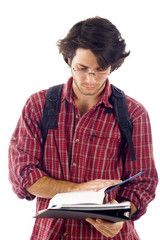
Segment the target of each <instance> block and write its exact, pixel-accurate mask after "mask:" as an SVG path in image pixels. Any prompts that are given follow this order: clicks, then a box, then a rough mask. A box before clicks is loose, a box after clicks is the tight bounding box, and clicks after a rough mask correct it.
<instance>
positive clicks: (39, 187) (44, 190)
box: [26, 176, 77, 198]
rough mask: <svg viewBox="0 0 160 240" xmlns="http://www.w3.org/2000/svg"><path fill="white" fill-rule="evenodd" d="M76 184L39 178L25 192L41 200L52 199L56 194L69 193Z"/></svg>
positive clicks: (45, 177)
mask: <svg viewBox="0 0 160 240" xmlns="http://www.w3.org/2000/svg"><path fill="white" fill-rule="evenodd" d="M76 185H77V184H76V183H72V182H67V181H61V180H56V179H53V178H50V177H48V176H44V177H41V178H40V179H38V180H37V181H36V182H35V183H34V184H32V185H31V186H30V187H28V188H27V189H26V190H27V191H28V192H29V193H31V194H32V195H34V196H37V197H41V198H52V197H54V195H56V194H57V193H62V192H71V191H73V190H74V188H75V187H76Z"/></svg>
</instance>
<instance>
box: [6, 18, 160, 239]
mask: <svg viewBox="0 0 160 240" xmlns="http://www.w3.org/2000/svg"><path fill="white" fill-rule="evenodd" d="M58 47H59V50H60V53H62V54H63V57H64V60H65V61H66V62H67V64H68V65H69V66H70V68H71V73H72V77H71V78H70V79H69V80H68V82H67V83H66V84H65V85H64V87H63V92H62V97H61V102H60V107H59V109H58V112H57V122H58V127H57V128H56V129H53V130H49V132H48V135H47V139H46V142H45V147H44V151H43V152H42V149H43V147H42V145H43V140H42V134H41V128H40V126H41V121H42V115H43V107H44V104H45V99H46V93H47V91H46V90H45V91H40V92H38V93H36V94H34V95H32V96H31V97H30V98H29V99H28V101H27V103H26V105H25V106H24V108H23V111H22V115H21V117H20V119H19V122H18V124H17V128H16V130H15V132H14V134H13V136H12V139H11V143H10V150H9V170H10V172H9V176H10V181H11V183H12V186H13V190H14V191H15V193H16V194H17V195H18V197H19V198H26V199H28V200H32V199H34V198H35V197H36V198H37V211H40V210H42V209H45V208H47V207H48V204H49V201H50V199H51V198H52V197H53V196H54V195H55V194H57V193H63V192H71V191H85V190H88V191H90V190H93V191H98V190H99V189H101V188H104V187H108V186H111V185H113V184H116V183H119V182H120V180H121V178H122V175H123V176H124V178H125V179H126V178H128V177H131V176H133V175H134V174H136V173H138V172H140V171H146V172H145V173H144V174H143V175H141V176H140V177H138V178H137V179H136V178H135V179H134V180H133V181H132V182H130V183H129V184H126V185H125V186H123V185H122V186H121V187H120V188H119V189H118V190H117V189H115V190H114V191H111V192H110V193H109V194H108V201H110V202H111V203H113V202H122V201H125V200H128V201H130V202H131V208H132V220H131V221H129V222H125V223H123V222H119V223H110V222H107V221H102V220H101V219H90V218H87V219H86V221H77V220H71V219H66V220H64V219H37V220H36V222H35V226H34V229H33V233H32V236H31V239H35V240H47V239H73V240H74V239H82V240H85V239H91V240H92V239H93V240H98V239H114V240H120V239H123V240H125V239H126V240H128V239H139V237H138V234H137V232H136V230H135V228H134V222H133V221H134V220H136V219H139V218H140V217H141V216H142V215H143V214H144V213H145V212H146V209H147V206H148V204H149V202H150V201H151V200H153V199H154V197H155V189H156V185H157V181H158V180H157V179H158V178H157V172H156V169H155V164H154V160H153V151H152V138H151V129H150V122H149V117H148V113H147V111H146V110H145V108H144V107H143V106H142V105H141V104H140V103H138V102H137V101H135V100H134V99H132V98H130V97H128V96H126V101H127V106H128V111H129V114H130V119H131V121H132V123H133V144H134V149H135V154H136V160H135V161H131V157H130V151H129V149H128V145H127V144H126V145H125V148H124V149H123V151H122V149H121V143H122V135H121V132H120V129H119V126H118V123H117V120H116V118H115V114H114V110H113V106H112V104H111V102H110V98H109V97H110V95H111V86H110V83H109V80H108V76H109V74H111V72H112V71H114V70H116V69H118V68H119V67H120V66H121V65H122V63H123V61H124V59H125V58H126V57H127V56H128V55H129V53H127V52H126V51H125V41H124V39H122V37H121V34H120V32H119V31H118V30H117V28H116V27H115V26H114V25H113V24H112V23H111V22H109V21H108V20H107V19H103V18H100V17H95V18H91V19H87V20H85V21H81V22H79V23H77V24H75V25H74V26H73V27H72V29H71V30H70V31H69V33H68V35H67V36H66V38H64V39H62V40H60V41H59V42H58ZM124 152H125V159H126V160H125V166H123V159H122V158H123V155H124ZM122 153H123V154H122ZM42 156H43V159H42Z"/></svg>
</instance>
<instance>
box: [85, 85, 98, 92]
mask: <svg viewBox="0 0 160 240" xmlns="http://www.w3.org/2000/svg"><path fill="white" fill-rule="evenodd" d="M84 88H85V89H87V90H89V91H91V90H95V88H96V87H95V86H84Z"/></svg>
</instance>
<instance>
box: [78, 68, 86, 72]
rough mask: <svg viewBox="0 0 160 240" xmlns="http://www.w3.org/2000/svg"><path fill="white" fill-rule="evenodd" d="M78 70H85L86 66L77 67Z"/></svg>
mask: <svg viewBox="0 0 160 240" xmlns="http://www.w3.org/2000/svg"><path fill="white" fill-rule="evenodd" d="M78 70H80V71H87V68H86V67H79V68H78Z"/></svg>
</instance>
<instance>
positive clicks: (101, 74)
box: [72, 67, 110, 80]
mask: <svg viewBox="0 0 160 240" xmlns="http://www.w3.org/2000/svg"><path fill="white" fill-rule="evenodd" d="M72 69H73V71H74V72H75V73H76V72H80V73H83V74H84V77H85V75H86V77H88V76H89V75H91V74H92V75H93V76H94V78H95V79H96V80H100V79H101V78H97V76H104V75H105V76H107V75H109V74H110V72H109V73H96V72H95V73H92V72H87V71H86V70H76V69H75V68H74V67H73V68H72ZM104 79H105V77H104ZM101 80H102V79H101Z"/></svg>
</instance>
